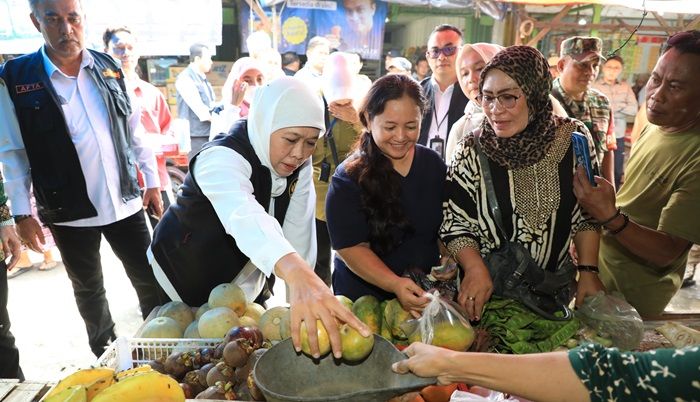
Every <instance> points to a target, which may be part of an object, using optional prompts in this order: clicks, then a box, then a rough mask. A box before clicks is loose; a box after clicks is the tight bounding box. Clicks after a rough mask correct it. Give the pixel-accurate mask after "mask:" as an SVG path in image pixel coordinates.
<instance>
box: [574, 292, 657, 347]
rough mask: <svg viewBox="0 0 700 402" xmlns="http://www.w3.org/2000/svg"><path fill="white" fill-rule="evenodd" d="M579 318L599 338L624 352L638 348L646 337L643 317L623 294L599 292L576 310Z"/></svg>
mask: <svg viewBox="0 0 700 402" xmlns="http://www.w3.org/2000/svg"><path fill="white" fill-rule="evenodd" d="M576 316H577V317H578V319H579V320H581V322H582V323H583V324H584V325H586V326H587V327H590V328H592V329H594V330H595V331H596V332H597V335H598V336H600V337H602V338H609V339H610V340H612V345H613V346H615V347H618V348H620V349H622V350H632V349H636V348H637V347H638V346H639V343H640V342H641V341H642V337H643V336H644V322H643V321H642V317H641V316H640V315H639V313H638V312H637V310H636V309H635V308H634V307H632V306H631V305H630V304H629V303H627V301H625V299H624V298H623V297H622V295H619V294H605V293H604V292H598V294H596V295H595V296H591V297H587V298H586V300H584V301H583V305H582V306H581V307H579V309H578V310H576Z"/></svg>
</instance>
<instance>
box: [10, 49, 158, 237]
mask: <svg viewBox="0 0 700 402" xmlns="http://www.w3.org/2000/svg"><path fill="white" fill-rule="evenodd" d="M41 52H42V56H43V62H44V69H45V70H46V74H47V75H48V77H49V79H50V80H51V84H52V86H53V87H54V89H55V90H56V93H57V95H58V97H59V99H60V101H61V103H62V104H61V109H62V111H63V115H64V117H65V120H66V125H67V127H68V129H69V132H70V135H71V139H72V141H73V145H74V146H75V149H76V151H77V154H78V160H79V161H80V166H81V168H82V172H83V176H84V177H85V183H86V187H87V193H88V197H89V199H90V201H91V202H92V204H93V205H94V206H95V209H96V210H97V216H94V217H91V218H85V219H78V220H74V221H70V222H62V223H57V224H59V225H65V226H76V227H89V226H103V225H108V224H111V223H114V222H117V221H119V220H122V219H124V218H127V217H129V216H131V215H133V214H135V213H136V212H138V211H139V210H140V209H141V208H142V205H143V203H142V201H141V198H140V197H137V198H135V199H132V200H129V201H126V202H125V201H123V200H122V194H121V185H120V177H119V167H118V159H117V155H116V150H115V149H114V143H113V141H112V136H111V132H110V126H109V121H110V120H109V115H108V109H107V105H105V103H104V100H103V99H102V95H101V94H100V92H99V89H98V88H97V86H96V85H95V83H94V81H93V79H92V77H91V76H90V73H89V72H87V71H85V68H91V67H93V65H94V59H93V58H92V56H91V55H90V53H89V52H88V51H86V50H84V51H83V52H82V62H81V65H80V71H79V73H78V76H77V77H70V76H68V75H66V74H64V73H63V72H62V71H61V70H59V69H58V67H56V65H54V63H53V62H52V61H51V60H50V59H49V57H48V56H47V54H46V52H45V50H44V48H43V47H42V49H41ZM87 105H89V107H87ZM139 117H140V111H139V110H132V113H131V115H130V116H129V127H130V129H131V130H132V133H133V135H132V136H131V147H132V150H133V151H134V155H135V157H136V160H137V163H138V165H139V168H140V169H141V171H142V173H143V175H144V179H145V182H146V187H148V188H159V187H160V179H159V178H158V172H157V166H156V159H155V154H154V153H153V150H152V149H151V148H150V147H148V146H144V145H143V144H142V138H141V135H142V133H143V130H142V128H141V126H140V122H139ZM0 160H2V161H3V165H4V172H5V175H6V181H5V189H6V192H7V195H8V197H9V198H10V202H11V203H12V211H13V213H14V214H16V215H25V214H27V215H28V214H31V206H30V194H29V191H30V184H31V175H30V170H29V160H28V159H27V154H26V151H25V149H24V143H23V141H22V137H21V134H20V133H19V132H10V133H9V138H7V139H5V140H3V141H2V142H0Z"/></svg>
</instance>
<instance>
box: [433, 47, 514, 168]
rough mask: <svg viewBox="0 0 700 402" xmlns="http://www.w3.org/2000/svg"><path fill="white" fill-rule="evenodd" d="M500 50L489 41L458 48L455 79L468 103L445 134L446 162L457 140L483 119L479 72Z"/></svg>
mask: <svg viewBox="0 0 700 402" xmlns="http://www.w3.org/2000/svg"><path fill="white" fill-rule="evenodd" d="M501 50H503V46H500V45H494V44H491V43H472V44H466V45H464V46H462V48H461V49H459V53H458V54H457V59H456V60H455V63H456V68H457V80H458V81H459V87H460V88H462V92H464V94H465V95H467V98H469V103H467V107H466V108H465V109H464V116H462V118H460V119H459V120H457V121H456V122H455V124H453V125H452V130H451V131H450V135H448V136H447V138H448V139H447V148H446V153H445V158H446V160H447V162H448V164H449V161H450V160H451V159H452V155H453V154H454V152H455V149H456V148H457V143H459V140H461V139H462V137H464V136H465V135H466V134H467V133H469V132H470V131H472V130H474V129H475V128H476V127H478V126H479V125H480V124H481V121H482V120H484V112H483V110H482V109H481V106H479V104H478V102H477V101H476V96H477V95H478V94H479V74H481V70H482V69H483V68H484V66H485V65H486V63H488V62H489V61H491V59H493V56H495V55H496V53H498V52H500V51H501Z"/></svg>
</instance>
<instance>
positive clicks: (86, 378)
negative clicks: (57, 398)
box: [46, 367, 114, 398]
mask: <svg viewBox="0 0 700 402" xmlns="http://www.w3.org/2000/svg"><path fill="white" fill-rule="evenodd" d="M113 376H114V369H111V368H106V367H97V368H91V369H83V370H78V371H76V372H75V373H73V374H71V375H69V376H68V377H66V378H64V379H62V380H61V381H59V382H58V384H56V386H55V387H54V388H53V389H52V390H51V391H49V393H48V394H46V398H48V397H51V396H53V395H55V394H58V393H59V392H61V391H63V390H64V389H67V388H68V387H72V386H74V385H82V386H84V387H86V388H87V387H88V386H89V385H92V384H95V383H96V382H97V381H99V380H107V379H110V378H112V377H113Z"/></svg>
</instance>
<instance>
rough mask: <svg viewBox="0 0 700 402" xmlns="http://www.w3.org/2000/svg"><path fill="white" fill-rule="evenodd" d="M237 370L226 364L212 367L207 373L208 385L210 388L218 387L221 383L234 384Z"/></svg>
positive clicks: (221, 363) (219, 363)
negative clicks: (218, 383) (217, 384)
mask: <svg viewBox="0 0 700 402" xmlns="http://www.w3.org/2000/svg"><path fill="white" fill-rule="evenodd" d="M234 373H235V369H234V368H233V367H231V366H229V365H227V364H226V363H225V362H218V363H216V366H214V367H212V368H211V370H209V372H208V373H207V384H208V385H209V386H212V385H216V383H217V382H219V381H221V382H223V383H226V382H229V381H231V382H233V381H235V379H234Z"/></svg>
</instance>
